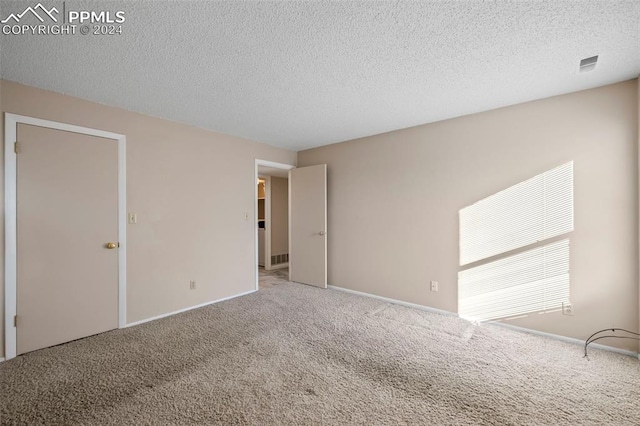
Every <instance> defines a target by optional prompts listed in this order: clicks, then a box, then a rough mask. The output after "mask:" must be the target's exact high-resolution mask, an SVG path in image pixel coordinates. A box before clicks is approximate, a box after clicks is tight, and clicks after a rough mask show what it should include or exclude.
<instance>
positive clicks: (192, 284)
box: [189, 281, 196, 290]
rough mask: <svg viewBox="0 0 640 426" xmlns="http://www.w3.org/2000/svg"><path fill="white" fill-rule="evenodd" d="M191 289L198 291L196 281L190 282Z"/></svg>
mask: <svg viewBox="0 0 640 426" xmlns="http://www.w3.org/2000/svg"><path fill="white" fill-rule="evenodd" d="M189 289H191V290H195V289H196V282H195V281H190V282H189Z"/></svg>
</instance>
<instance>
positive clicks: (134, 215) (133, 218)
mask: <svg viewBox="0 0 640 426" xmlns="http://www.w3.org/2000/svg"><path fill="white" fill-rule="evenodd" d="M129 223H130V224H132V225H135V224H136V223H138V214H137V213H129Z"/></svg>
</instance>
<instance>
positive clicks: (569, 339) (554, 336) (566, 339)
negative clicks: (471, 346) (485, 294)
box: [487, 322, 640, 359]
mask: <svg viewBox="0 0 640 426" xmlns="http://www.w3.org/2000/svg"><path fill="white" fill-rule="evenodd" d="M487 325H495V326H498V327H504V328H508V329H511V330H516V331H521V332H523V333H529V334H535V335H538V336H543V337H548V338H550V339H555V340H561V341H563V342H567V343H573V344H576V345H580V346H582V347H584V343H585V341H584V340H580V339H576V338H574V337H567V336H561V335H559V334H553V333H545V332H544V331H538V330H533V329H530V328H524V327H518V326H517V325H513V324H505V323H503V322H489V323H487ZM589 348H594V349H602V350H605V351H609V352H617V353H619V354H622V355H628V356H632V357H640V354H638V353H637V352H633V351H627V350H625V349H619V348H614V347H613V346H607V345H601V344H599V343H589ZM639 359H640V358H639Z"/></svg>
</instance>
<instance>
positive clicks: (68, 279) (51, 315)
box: [16, 124, 118, 354]
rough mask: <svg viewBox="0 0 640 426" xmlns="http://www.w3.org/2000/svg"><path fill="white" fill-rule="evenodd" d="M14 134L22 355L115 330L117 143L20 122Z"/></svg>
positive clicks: (19, 320)
mask: <svg viewBox="0 0 640 426" xmlns="http://www.w3.org/2000/svg"><path fill="white" fill-rule="evenodd" d="M17 132H18V144H19V147H18V154H17V316H18V320H17V327H16V328H17V353H18V354H22V353H25V352H30V351H33V350H36V349H40V348H44V347H48V346H53V345H57V344H60V343H64V342H68V341H71V340H75V339H78V338H81V337H86V336H89V335H92V334H97V333H101V332H104V331H107V330H111V329H115V328H117V327H118V244H117V242H118V141H116V140H113V139H105V138H100V137H95V136H89V135H85V134H79V133H72V132H66V131H61V130H54V129H49V128H45V127H38V126H32V125H26V124H19V125H18V130H17ZM107 243H112V244H110V245H109V244H107Z"/></svg>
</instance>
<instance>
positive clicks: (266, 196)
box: [254, 160, 294, 290]
mask: <svg viewBox="0 0 640 426" xmlns="http://www.w3.org/2000/svg"><path fill="white" fill-rule="evenodd" d="M293 168H294V166H292V165H289V164H281V163H274V162H272V161H264V160H256V166H255V180H254V182H255V183H256V194H255V203H256V205H255V218H256V223H255V229H256V237H255V250H256V269H255V277H256V290H259V289H260V288H264V287H268V286H272V285H273V283H275V282H277V281H281V280H283V279H284V280H288V276H289V273H288V272H289V270H288V267H289V170H291V169H293Z"/></svg>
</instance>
